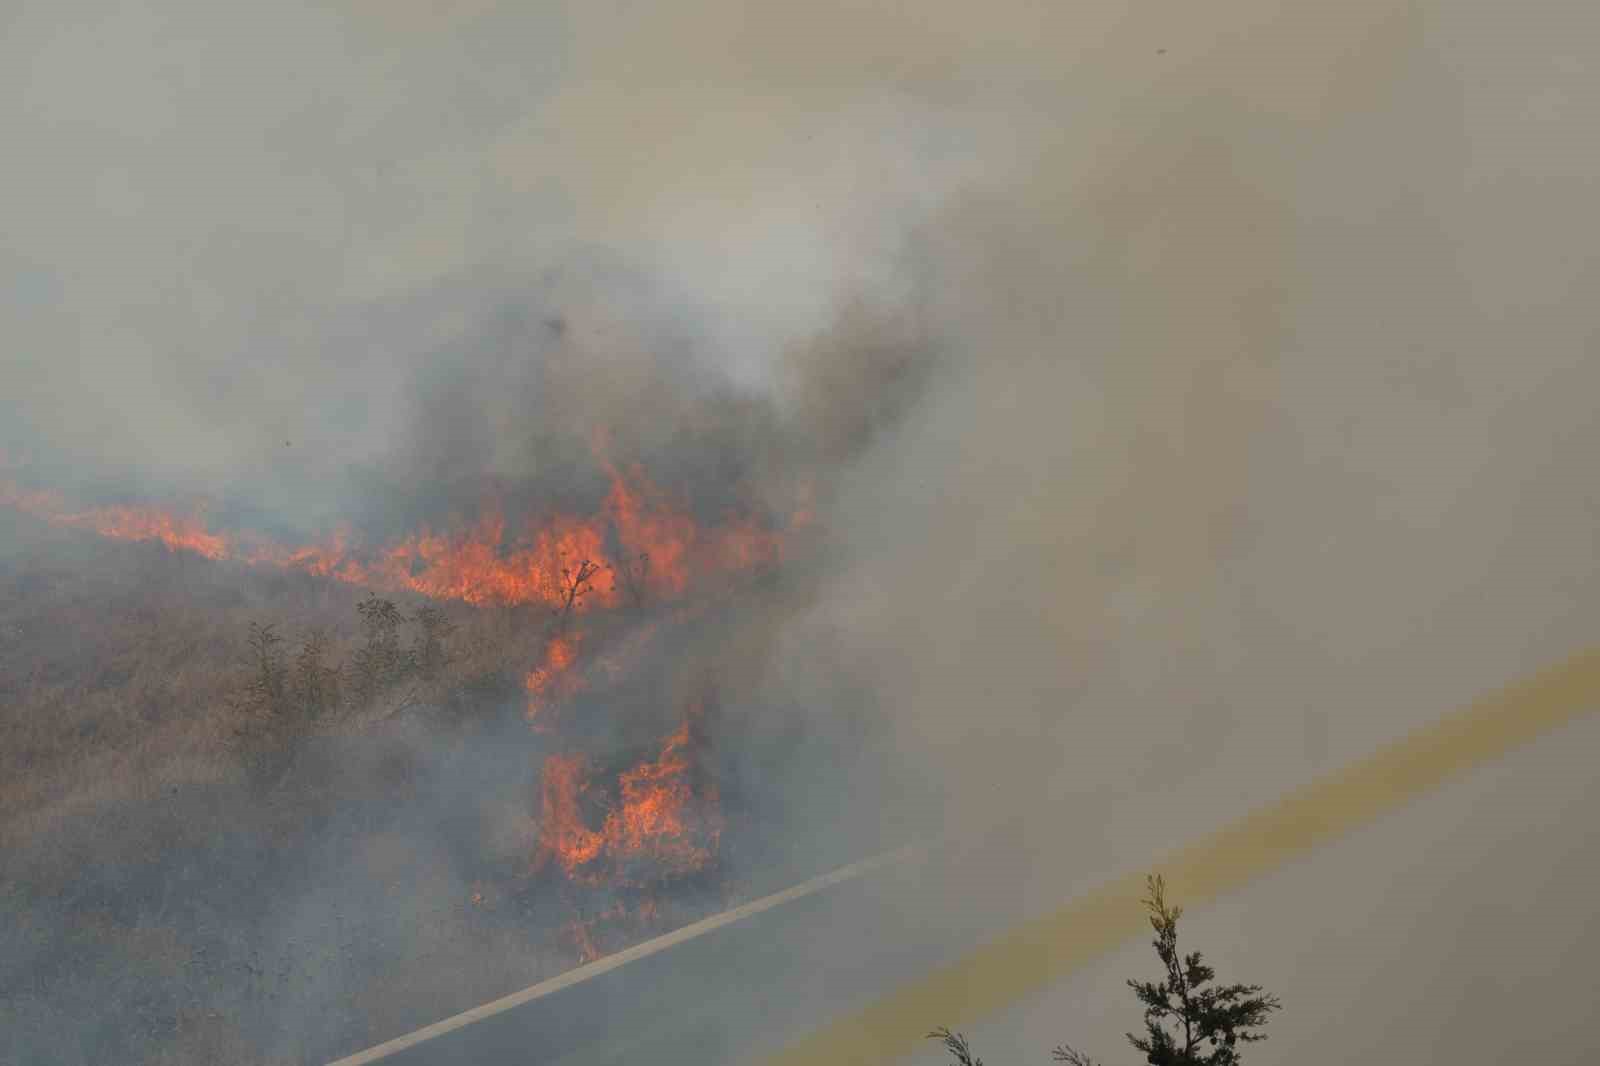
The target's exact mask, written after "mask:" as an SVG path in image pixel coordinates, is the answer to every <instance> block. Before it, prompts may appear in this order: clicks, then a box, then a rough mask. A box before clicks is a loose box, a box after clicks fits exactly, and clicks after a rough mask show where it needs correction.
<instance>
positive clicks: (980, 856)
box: [341, 831, 1024, 1066]
mask: <svg viewBox="0 0 1600 1066" xmlns="http://www.w3.org/2000/svg"><path fill="white" fill-rule="evenodd" d="M1023 846H1024V845H1023V844H1022V843H1021V841H1020V838H1017V837H1015V836H1011V835H1008V834H1006V833H1005V832H1003V831H1000V832H994V833H991V834H989V835H988V836H986V837H985V838H984V839H982V840H979V841H974V842H968V843H966V844H963V845H954V846H953V845H939V846H935V847H930V848H924V849H907V850H906V851H905V852H904V853H899V854H896V855H894V856H881V857H875V859H876V860H877V862H878V864H877V865H873V864H872V863H873V860H868V861H865V862H863V863H861V864H858V865H859V866H860V867H864V868H863V869H860V870H859V871H858V870H857V869H854V868H845V869H844V870H841V871H837V872H836V874H837V876H839V880H837V881H836V882H835V883H832V884H826V885H821V886H819V887H816V888H815V889H812V890H806V889H800V890H798V892H797V895H796V898H789V899H785V900H783V901H782V902H778V903H776V904H775V905H772V906H770V907H767V908H766V909H763V910H760V911H758V912H757V913H753V914H748V915H745V916H743V917H739V918H737V919H736V920H733V921H730V922H728V923H727V924H723V925H721V926H719V927H715V928H710V929H708V930H706V931H704V932H698V933H693V934H692V935H690V936H688V938H687V939H684V940H682V941H681V942H678V943H675V944H672V945H671V946H668V947H666V948H664V949H663V950H659V951H654V952H653V953H648V954H644V955H643V956H642V957H635V958H631V959H629V960H628V961H626V962H625V963H624V964H622V965H613V966H612V967H611V968H609V969H604V968H603V967H604V966H606V965H607V960H601V962H600V964H598V966H596V967H593V968H591V973H592V974H593V975H592V976H587V977H584V976H583V975H582V974H581V973H574V974H571V975H567V977H565V978H558V979H556V980H555V981H552V982H547V984H546V985H545V986H536V988H535V989H531V990H528V992H526V993H524V994H523V995H524V996H525V997H528V998H526V999H525V1001H524V1002H520V1003H517V1004H516V1005H514V1006H509V1007H505V1008H504V1009H494V1010H489V1011H483V1012H482V1013H483V1014H484V1015H485V1016H482V1017H480V1018H478V1019H476V1020H474V1021H472V1022H471V1024H466V1025H461V1026H460V1027H458V1028H454V1029H452V1030H451V1031H448V1032H443V1033H441V1034H439V1035H434V1036H431V1037H427V1038H425V1039H415V1038H401V1041H396V1043H402V1042H403V1041H406V1040H408V1039H409V1040H411V1041H412V1042H410V1043H407V1044H405V1045H404V1046H398V1047H393V1048H392V1050H388V1051H382V1050H381V1049H373V1050H372V1051H369V1052H364V1053H361V1054H358V1055H356V1056H352V1057H351V1058H350V1059H347V1060H341V1061H342V1063H348V1064H350V1066H354V1064H356V1063H362V1064H365V1063H379V1064H381V1066H422V1064H430V1066H433V1064H440V1066H443V1064H469V1063H482V1064H491V1063H492V1064H494V1066H511V1064H521V1063H540V1064H548V1063H559V1064H561V1066H602V1064H609V1063H618V1064H620V1063H638V1062H641V1061H647V1062H662V1061H673V1062H695V1063H699V1064H714V1063H721V1062H736V1061H745V1060H747V1059H748V1058H750V1057H752V1056H759V1055H761V1054H763V1053H766V1052H770V1051H776V1050H777V1049H778V1048H780V1047H781V1046H783V1045H784V1044H785V1043H787V1042H788V1041H790V1040H792V1039H793V1038H795V1037H796V1036H798V1035H800V1034H801V1033H802V1032H804V1031H805V1030H807V1029H809V1028H811V1027H813V1026H815V1025H817V1024H819V1023H820V1022H823V1021H826V1020H827V1019H829V1018H830V1017H833V1016H835V1015H838V1014H841V1013H844V1012H847V1011H849V1010H850V1009H852V1008H854V1007H856V1006H859V1004H860V1003H861V1002H863V1000H865V999H868V998H870V997H871V996H872V995H873V994H875V993H876V992H878V991H881V990H882V989H884V988H886V987H893V986H894V985H895V984H897V983H900V982H902V981H904V980H906V979H908V978H911V977H914V976H916V975H918V974H920V973H925V972H926V971H927V970H928V969H929V968H930V967H934V966H937V965H938V964H939V963H941V962H944V961H948V960H950V959H952V958H954V957H956V956H958V955H959V954H960V953H962V952H963V951H967V950H970V949H971V948H972V947H973V946H975V945H976V944H977V943H979V942H980V941H981V940H983V939H984V938H985V937H987V936H991V935H993V934H994V933H996V932H998V931H999V930H1000V929H1002V928H1004V927H1005V925H1006V924H1008V922H1010V921H1012V920H1014V918H1015V914H1014V913H1013V912H1012V911H1011V910H1010V909H1008V908H1007V907H1006V906H1005V904H1004V901H1005V899H1006V897H1005V896H1004V894H999V895H995V896H993V897H991V899H990V905H988V906H983V907H977V908H975V907H973V906H972V892H973V885H974V880H973V879H974V878H981V877H982V876H983V873H984V871H985V870H990V869H995V868H1013V869H1014V868H1016V863H1017V862H1018V861H1019V859H1020V856H1019V855H1018V854H1017V853H1016V852H1017V849H1018V848H1021V847H1023ZM647 950H648V948H647ZM630 954H631V953H630ZM613 961H614V960H613ZM594 970H598V971H599V972H593V971H594ZM574 977H577V978H579V979H578V980H576V981H575V982H574V983H568V984H565V986H564V987H561V985H562V983H563V981H571V980H572V978H574ZM546 988H549V989H552V990H550V991H543V989H546Z"/></svg>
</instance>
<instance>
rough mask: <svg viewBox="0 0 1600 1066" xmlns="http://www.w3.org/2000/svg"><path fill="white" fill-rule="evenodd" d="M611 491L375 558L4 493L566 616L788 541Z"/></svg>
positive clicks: (329, 543)
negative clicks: (587, 507)
mask: <svg viewBox="0 0 1600 1066" xmlns="http://www.w3.org/2000/svg"><path fill="white" fill-rule="evenodd" d="M606 469H607V472H608V473H609V475H610V478H611V488H610V492H609V493H608V495H607V496H606V498H605V501H604V503H603V504H602V506H601V507H600V509H599V511H598V512H596V513H595V514H592V515H588V516H582V515H573V514H555V515H549V516H546V517H544V518H543V519H541V520H538V521H535V522H531V523H529V524H528V525H527V526H526V527H524V528H523V529H521V530H520V531H513V530H511V529H510V528H509V524H508V523H507V521H506V519H505V517H504V514H503V512H502V510H501V508H500V507H499V506H498V505H497V504H495V503H494V502H492V501H491V502H489V503H487V504H486V505H485V507H484V509H483V511H482V513H481V514H480V516H479V517H478V518H477V519H476V520H475V521H473V522H471V523H470V524H468V525H465V526H463V527H461V528H458V529H457V530H456V531H454V532H452V533H439V532H435V531H433V530H428V529H424V530H422V531H420V532H418V533H414V534H411V535H408V536H405V537H402V538H401V539H399V540H398V541H395V542H392V543H390V544H388V545H384V546H380V547H377V548H375V549H362V548H360V547H358V546H357V545H355V544H354V543H353V538H352V536H351V533H350V530H349V529H348V527H340V528H339V529H337V530H336V531H335V532H334V533H333V534H332V536H330V537H328V538H327V539H325V540H323V541H321V542H318V543H313V544H306V545H300V546H286V545H282V544H278V543H275V542H273V541H271V540H268V539H266V538H263V537H259V536H250V535H248V534H246V535H243V536H239V537H230V536H228V535H226V534H222V533H215V532H212V531H211V530H209V529H208V528H207V527H206V524H205V522H204V521H203V520H202V519H201V518H199V517H185V516H181V515H179V514H176V513H174V512H171V511H167V510H162V509H160V508H157V507H148V506H129V505H115V506H108V507H95V508H87V509H82V510H72V509H71V508H69V507H68V506H67V504H66V503H65V501H64V500H63V499H62V497H61V496H60V495H59V494H57V493H54V492H44V491H30V490H25V489H23V488H21V487H20V486H19V485H17V484H16V483H14V482H9V481H5V482H0V504H4V505H7V506H10V507H13V508H16V509H18V510H21V511H24V512H26V513H29V514H31V515H34V516H35V517H38V518H41V519H43V520H45V521H47V522H50V523H52V524H55V525H62V526H70V527H74V528H80V529H88V530H92V531H93V532H95V533H98V534H100V535H101V536H105V537H110V538H114V539H118V540H131V541H159V542H160V543H162V544H164V545H166V546H167V547H168V548H169V549H172V550H175V551H188V552H193V553H195V554H198V555H202V556H204V557H206V558H208V559H219V560H220V559H233V560H236V561H239V562H244V563H247V564H252V565H261V566H275V567H280V568H283V569H291V570H300V571H303V572H305V573H309V574H312V575H314V576H318V577H327V578H332V579H335V580H338V581H343V582H347V583H351V584H357V585H363V586H367V587H370V588H374V589H379V590H384V591H396V592H399V591H405V592H414V593H418V594H420V595H423V596H427V597H430V598H433V599H450V600H460V601H463V602H465V603H469V604H474V605H479V606H489V605H502V606H514V605H519V604H529V603H541V604H544V605H546V606H548V607H551V608H553V609H557V610H561V611H564V612H565V611H571V612H574V613H576V612H582V611H585V610H588V609H590V608H592V607H596V606H599V607H615V606H618V605H619V604H620V603H621V602H623V599H624V597H632V598H633V599H635V600H642V599H643V598H644V597H646V596H651V597H658V598H663V599H675V598H678V597H681V596H682V595H683V594H684V592H685V591H686V590H687V588H688V587H689V585H690V583H691V582H692V581H693V580H695V579H696V578H697V577H712V576H715V575H720V574H729V573H738V572H742V571H747V570H751V569H755V568H759V567H761V566H765V565H770V564H772V563H775V562H777V561H778V559H779V557H780V555H781V535H780V534H779V533H777V532H776V531H774V530H771V529H767V528H766V527H764V526H763V525H761V524H760V523H758V522H756V521H754V520H753V519H750V518H747V517H742V516H737V515H735V516H730V517H729V519H728V520H727V521H726V522H725V523H723V524H721V525H719V526H717V527H714V528H711V529H702V528H701V527H700V526H699V525H698V524H697V523H696V522H695V520H694V519H693V518H692V517H691V516H690V515H689V514H687V513H686V512H684V511H682V510H680V509H678V508H676V507H674V506H673V505H672V504H671V502H670V501H669V500H667V498H666V496H665V494H664V493H662V492H661V491H660V489H658V488H657V487H656V486H655V485H654V484H653V483H652V482H651V481H650V479H649V478H648V477H647V476H646V475H645V473H644V471H643V469H642V468H640V467H638V466H634V467H633V468H631V469H630V470H629V472H628V475H627V476H626V477H624V476H623V475H622V474H621V473H620V472H618V471H617V470H616V469H615V468H612V467H610V466H607V467H606Z"/></svg>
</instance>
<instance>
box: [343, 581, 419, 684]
mask: <svg viewBox="0 0 1600 1066" xmlns="http://www.w3.org/2000/svg"><path fill="white" fill-rule="evenodd" d="M356 610H357V611H359V612H361V627H362V629H364V630H365V631H366V641H365V643H363V644H362V646H361V647H359V648H357V649H356V653H355V657H354V660H353V662H352V664H351V666H352V669H353V671H354V673H355V695H356V698H357V699H358V700H360V701H362V702H367V701H369V700H371V699H373V698H375V697H376V696H377V695H378V693H380V692H382V691H383V690H384V689H386V688H388V687H390V686H391V685H393V684H395V683H396V682H398V681H399V680H400V679H401V677H402V676H404V674H405V671H406V666H407V661H406V660H407V656H406V654H405V651H404V650H403V649H402V648H401V647H400V627H401V626H403V625H405V623H406V616H405V614H404V613H402V612H401V610H400V608H399V607H397V606H395V602H394V601H393V600H386V599H381V598H380V597H378V596H377V595H376V594H374V595H371V596H368V597H367V598H366V599H364V600H362V601H361V602H360V603H358V604H357V605H356Z"/></svg>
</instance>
